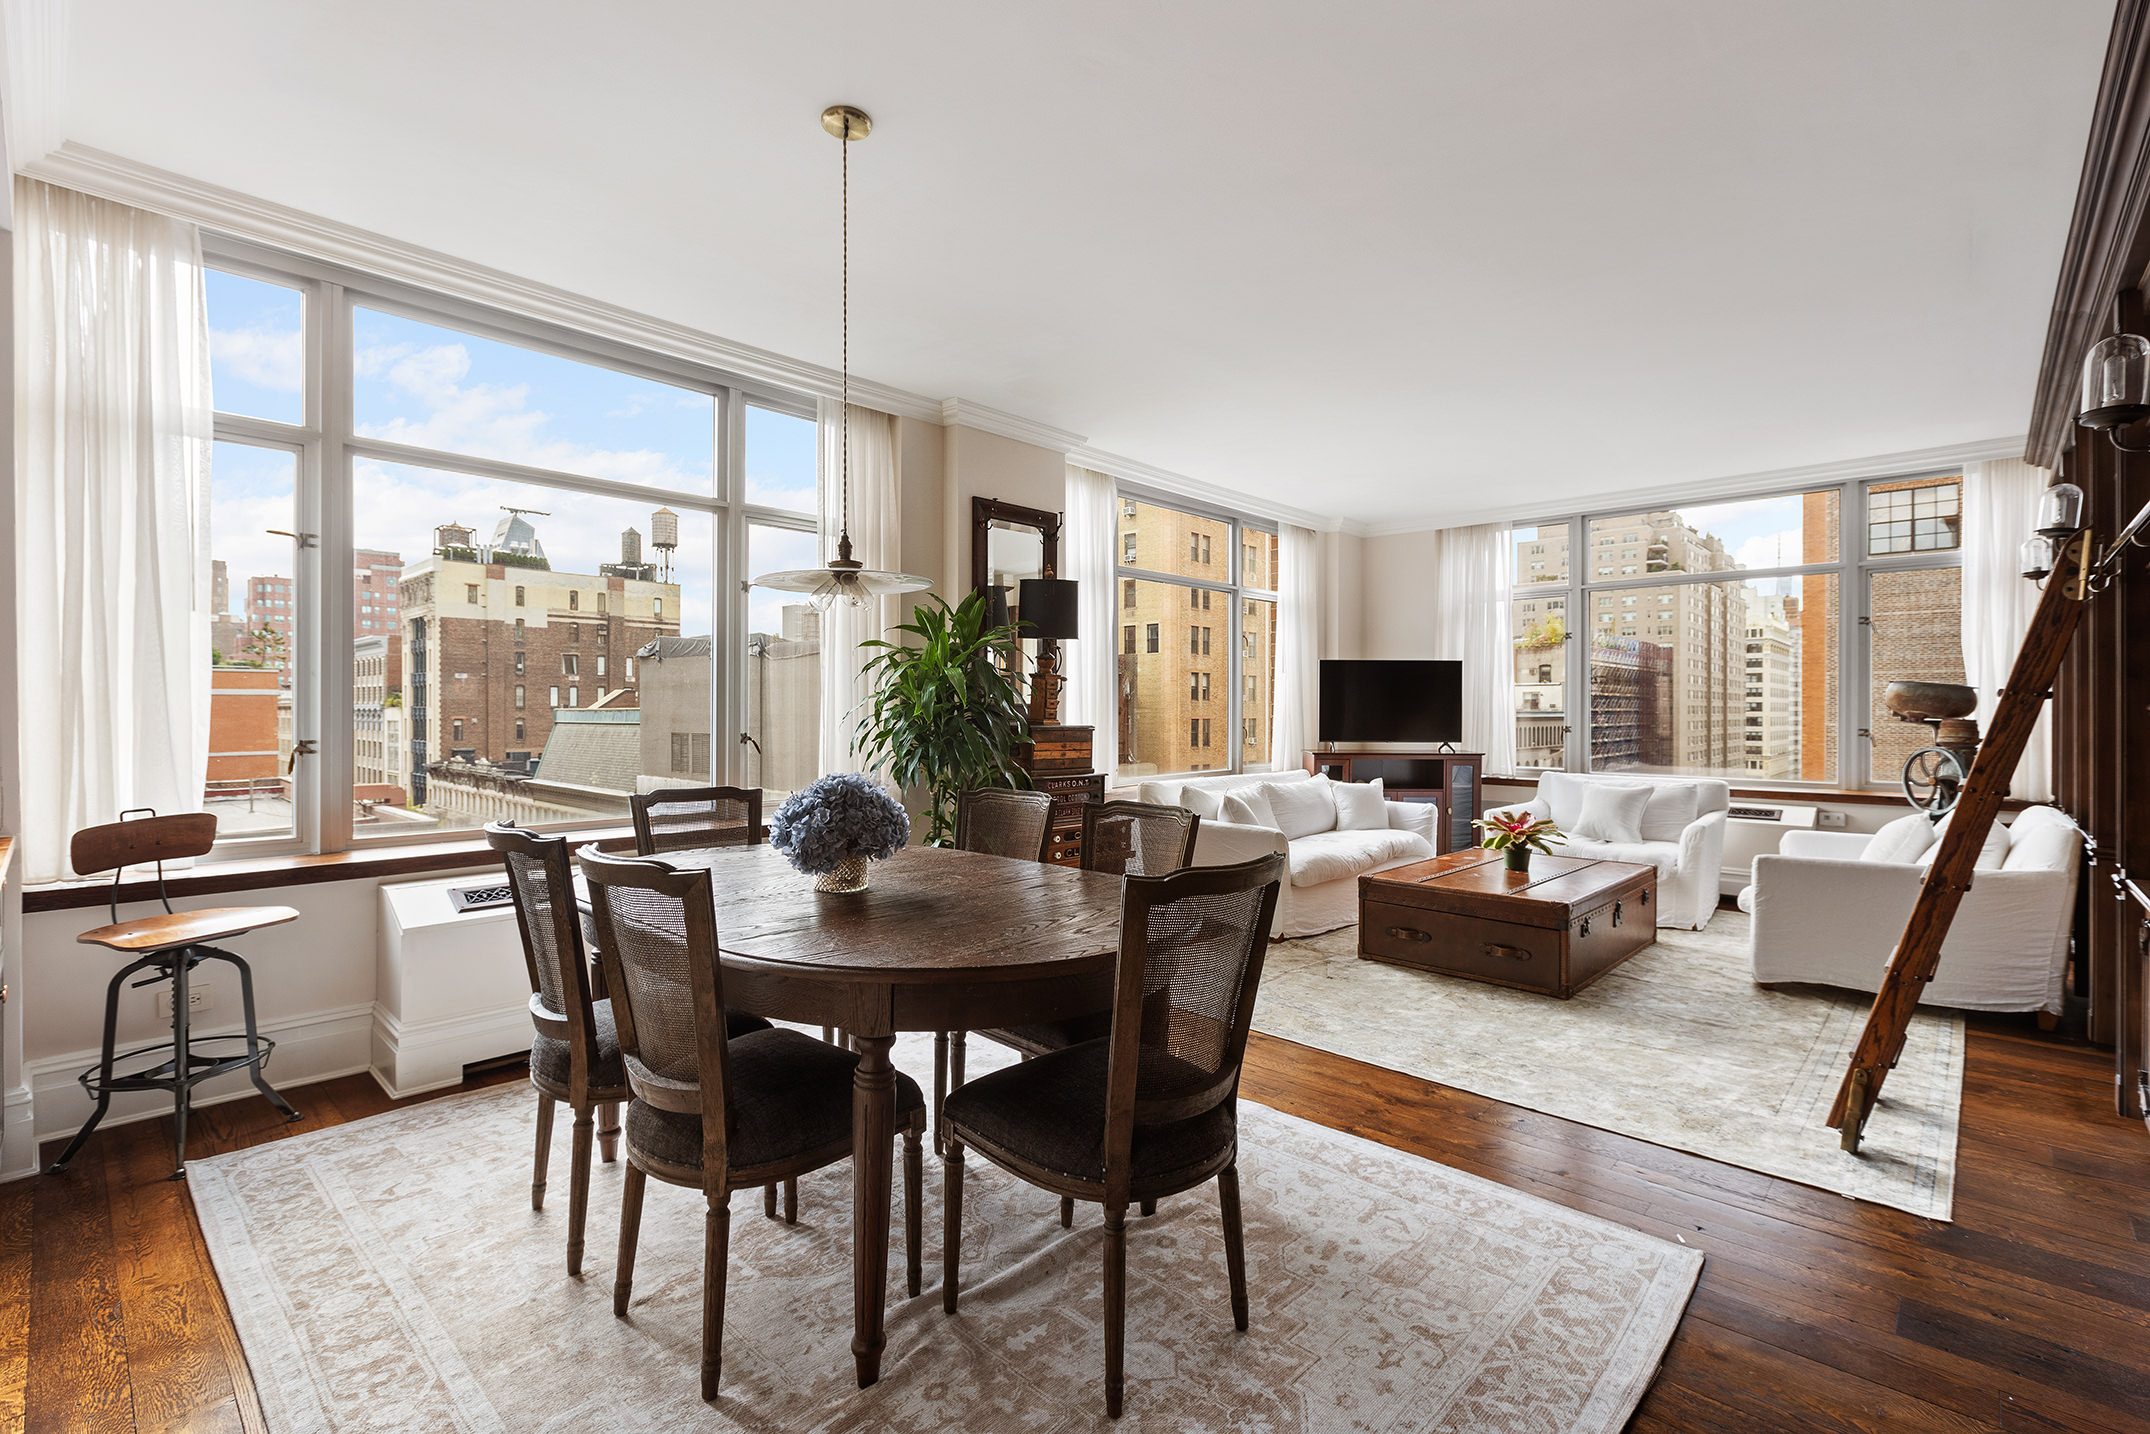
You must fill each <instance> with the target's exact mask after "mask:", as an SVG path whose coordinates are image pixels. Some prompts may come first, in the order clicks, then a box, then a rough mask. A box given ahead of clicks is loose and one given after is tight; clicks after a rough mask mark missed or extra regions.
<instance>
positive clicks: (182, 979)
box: [46, 807, 300, 1180]
mask: <svg viewBox="0 0 2150 1434" xmlns="http://www.w3.org/2000/svg"><path fill="white" fill-rule="evenodd" d="M130 817H134V818H138V819H137V820H133V821H130V820H128V818H130ZM215 844H216V817H215V816H213V815H211V814H210V813H207V812H192V813H187V814H184V815H179V816H169V817H160V816H158V815H157V814H156V812H155V810H153V809H151V808H148V807H142V808H138V809H136V810H134V811H125V812H121V813H120V819H119V820H118V821H117V822H114V823H112V824H111V825H109V826H101V827H85V828H83V829H82V830H81V831H78V832H76V833H75V839H74V841H73V843H72V844H71V846H70V848H69V851H70V853H71V859H72V861H73V863H74V868H75V870H76V871H77V872H80V873H82V874H83V875H89V874H91V873H93V872H100V871H110V872H111V873H112V924H111V925H109V926H100V927H98V928H97V929H96V930H95V931H85V932H83V933H82V934H81V935H80V936H78V937H76V938H75V939H76V940H77V941H80V942H82V943H84V944H86V945H91V946H108V947H110V948H111V949H112V950H114V951H119V952H124V953H128V954H133V955H135V958H136V959H134V960H133V961H130V962H129V963H128V964H127V965H125V966H123V967H121V968H120V971H119V974H118V975H116V976H114V977H113V978H112V984H111V985H110V986H108V987H107V988H106V989H105V1038H104V1054H103V1056H102V1058H101V1059H100V1060H99V1061H98V1062H97V1064H96V1065H94V1066H92V1067H90V1068H89V1069H88V1070H86V1071H84V1072H83V1073H82V1075H81V1081H82V1088H83V1089H84V1090H86V1091H88V1092H89V1093H90V1095H91V1096H92V1097H93V1098H94V1099H95V1100H96V1102H97V1109H95V1110H94V1111H92V1112H90V1118H89V1120H88V1121H86V1122H85V1123H84V1124H83V1127H82V1129H80V1130H79V1131H77V1132H75V1138H74V1139H73V1140H71V1141H69V1142H68V1143H67V1149H66V1150H65V1151H63V1152H62V1153H61V1155H60V1158H59V1159H58V1160H55V1161H54V1162H52V1166H51V1168H50V1169H49V1170H48V1171H47V1172H46V1173H47V1174H50V1175H57V1174H59V1173H60V1172H61V1171H63V1170H65V1169H66V1168H67V1162H69V1161H70V1160H73V1159H74V1158H75V1156H76V1154H77V1153H78V1152H79V1151H80V1150H81V1149H82V1142H83V1141H85V1140H88V1139H89V1138H90V1132H91V1131H93V1130H95V1129H96V1128H97V1122H99V1121H101V1120H103V1119H104V1117H105V1110H106V1109H107V1108H108V1107H109V1106H110V1105H111V1104H112V1096H113V1093H114V1092H116V1091H123V1090H168V1091H170V1092H171V1093H172V1116H173V1121H174V1123H175V1126H176V1130H175V1132H174V1138H173V1146H174V1149H175V1150H176V1152H177V1155H176V1159H177V1165H178V1168H177V1169H175V1170H174V1171H173V1172H172V1178H173V1179H174V1180H184V1179H185V1178H186V1175H187V1107H188V1104H189V1101H190V1099H191V1096H192V1092H193V1089H194V1087H195V1086H197V1085H199V1084H201V1083H202V1082H203V1081H205V1080H213V1079H215V1078H216V1077H217V1076H220V1075H226V1074H229V1073H230V1072H232V1071H235V1070H241V1069H244V1070H245V1071H246V1072H247V1073H248V1074H249V1075H250V1076H251V1077H252V1078H253V1081H254V1088H255V1089H256V1090H258V1091H260V1092H261V1093H262V1094H263V1095H265V1096H267V1097H268V1098H269V1100H270V1102H271V1103H272V1104H274V1105H275V1106H276V1108H277V1109H278V1110H281V1111H282V1112H283V1113H284V1114H285V1116H286V1117H288V1118H289V1119H291V1120H298V1119H300V1115H299V1113H298V1112H297V1111H295V1110H293V1109H292V1108H291V1102H289V1101H287V1100H285V1099H284V1098H283V1097H282V1096H280V1095H278V1094H277V1093H276V1091H275V1090H274V1089H273V1088H271V1086H270V1085H269V1082H268V1081H267V1079H266V1078H264V1077H263V1075H262V1073H261V1068H262V1066H263V1065H265V1064H266V1063H267V1062H268V1059H269V1052H271V1051H273V1050H275V1049H276V1042H274V1041H270V1040H264V1039H263V1038H262V1037H261V1035H260V1033H259V1032H257V1031H256V1030H255V1029H254V974H253V972H252V971H251V970H250V969H248V967H247V964H246V962H245V961H243V960H241V959H240V958H239V957H237V956H235V955H233V954H232V953H231V952H229V951H223V950H219V949H218V948H217V947H214V946H206V945H203V944H202V943H203V942H206V941H214V940H219V939H223V938H228V937H232V936H241V935H244V934H245V933H247V932H249V931H253V930H256V929H258V928H260V927H263V926H280V925H282V924H283V923H284V922H286V921H296V920H297V919H298V915H299V914H298V912H296V911H294V910H292V909H291V908H290V907H288V906H221V907H215V908H212V909H210V910H207V911H181V912H175V911H173V910H172V902H171V898H170V897H169V896H167V895H166V894H165V889H164V863H165V861H166V860H167V859H171V860H178V859H180V858H182V857H190V856H201V855H203V854H204V853H206V852H207V851H208V850H209V848H210V847H212V846H214V845H215ZM149 862H155V863H156V866H157V899H158V900H159V901H161V902H162V903H163V904H164V912H165V914H164V915H162V916H145V917H142V918H141V919H140V920H136V921H121V920H120V919H119V886H120V880H121V878H122V877H123V876H124V875H125V874H126V868H128V867H130V866H139V865H144V864H147V863H149ZM204 961H229V962H230V963H231V964H232V965H234V966H236V967H238V968H239V999H240V1003H241V1004H242V1005H243V1006H244V1007H245V1011H246V1032H245V1034H244V1035H243V1036H203V1037H198V1038H197V1037H190V1036H189V1034H188V1031H187V973H188V972H190V971H192V970H193V969H194V968H195V967H196V966H198V965H200V964H201V963H202V962H204ZM145 969H148V970H151V971H153V972H154V974H152V975H150V976H146V977H144V978H143V979H142V980H140V981H136V982H135V983H134V984H135V985H136V986H137V987H140V986H153V985H155V984H157V983H158V982H160V981H169V982H171V983H172V1038H171V1040H169V1041H160V1042H159V1043H157V1044H156V1045H153V1046H141V1047H137V1048H136V1049H134V1050H131V1051H123V1052H119V1053H117V1054H115V1053H114V1052H113V1049H112V1046H113V1041H114V1037H115V1035H116V1034H117V1030H118V1026H119V990H120V987H121V986H122V985H123V984H125V983H126V981H127V978H128V977H129V976H132V975H134V974H135V972H137V971H141V970H145ZM240 1040H243V1041H245V1043H246V1049H245V1050H243V1051H233V1052H227V1053H225V1054H223V1055H217V1054H213V1053H205V1052H203V1051H201V1050H200V1049H199V1048H200V1047H201V1046H204V1045H213V1044H215V1043H218V1042H230V1041H240ZM167 1053H168V1054H167ZM156 1055H165V1056H166V1058H165V1059H164V1060H163V1061H162V1062H160V1063H158V1064H156V1065H152V1066H149V1067H147V1068H145V1069H142V1070H138V1071H134V1072H127V1073H123V1072H120V1071H116V1070H115V1069H114V1067H115V1066H117V1065H118V1064H119V1063H121V1062H123V1061H132V1060H135V1059H137V1058H138V1057H142V1056H156Z"/></svg>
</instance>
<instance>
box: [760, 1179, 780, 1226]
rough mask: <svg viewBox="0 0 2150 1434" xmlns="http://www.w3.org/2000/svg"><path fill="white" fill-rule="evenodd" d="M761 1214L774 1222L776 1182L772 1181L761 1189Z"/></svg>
mask: <svg viewBox="0 0 2150 1434" xmlns="http://www.w3.org/2000/svg"><path fill="white" fill-rule="evenodd" d="M761 1213H762V1215H763V1216H764V1217H765V1218H767V1219H771V1220H774V1219H775V1218H776V1182H775V1181H774V1180H772V1181H770V1182H769V1183H768V1184H767V1185H764V1186H762V1187H761Z"/></svg>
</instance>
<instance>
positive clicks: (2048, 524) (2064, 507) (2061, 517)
mask: <svg viewBox="0 0 2150 1434" xmlns="http://www.w3.org/2000/svg"><path fill="white" fill-rule="evenodd" d="M2082 526H2083V490H2082V489H2080V488H2078V487H2076V486H2075V485H2074V484H2073V483H2055V484H2054V485H2053V486H2052V487H2050V488H2048V489H2046V490H2045V492H2044V493H2042V494H2040V495H2039V498H2038V531H2039V532H2041V533H2043V534H2045V535H2046V536H2047V537H2049V538H2065V537H2067V536H2068V535H2069V534H2070V533H2072V532H2074V531H2075V530H2076V529H2077V528H2080V527H2082Z"/></svg>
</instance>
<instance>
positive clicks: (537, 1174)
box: [530, 1091, 553, 1210]
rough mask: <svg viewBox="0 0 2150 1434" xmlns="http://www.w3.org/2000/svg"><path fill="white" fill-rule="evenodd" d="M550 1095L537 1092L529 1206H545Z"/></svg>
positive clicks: (550, 1114)
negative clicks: (535, 1156) (534, 1148)
mask: <svg viewBox="0 0 2150 1434" xmlns="http://www.w3.org/2000/svg"><path fill="white" fill-rule="evenodd" d="M552 1106H553V1100H552V1097H551V1096H549V1095H547V1094H545V1092H543V1091H539V1092H538V1119H537V1159H536V1160H535V1161H534V1162H533V1163H532V1164H531V1166H530V1208H531V1209H533V1210H542V1209H544V1208H545V1166H546V1164H547V1162H548V1161H549V1160H550V1159H551V1158H552Z"/></svg>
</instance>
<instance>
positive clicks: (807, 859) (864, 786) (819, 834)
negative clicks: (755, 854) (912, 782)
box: [769, 772, 911, 891]
mask: <svg viewBox="0 0 2150 1434" xmlns="http://www.w3.org/2000/svg"><path fill="white" fill-rule="evenodd" d="M910 837H911V818H910V816H909V815H908V814H907V813H905V811H904V810H903V804H902V803H900V802H898V801H897V800H896V799H895V798H894V797H892V796H890V795H889V794H888V791H887V789H886V788H884V787H883V786H882V785H881V784H880V783H879V782H877V781H875V780H874V779H873V778H872V777H870V776H867V775H866V774H865V773H863V772H837V773H835V774H833V775H831V776H826V777H821V778H819V779H817V780H815V781H813V782H811V783H809V784H808V785H806V786H804V787H802V788H800V789H799V790H798V791H796V792H793V793H792V794H791V795H790V796H789V797H788V798H786V799H785V801H784V804H783V805H782V806H780V807H778V808H777V809H776V815H775V816H773V817H771V818H770V819H769V845H771V846H773V847H775V848H776V849H777V850H778V851H780V852H782V853H783V854H784V855H785V857H786V858H787V859H788V860H789V861H790V862H791V864H792V865H793V866H795V867H797V868H798V869H799V870H800V871H802V872H805V873H806V874H807V875H809V876H812V877H814V878H815V881H814V889H815V890H816V891H864V890H865V889H866V863H867V862H869V861H886V860H888V858H890V857H892V856H894V855H895V854H896V853H897V852H899V851H901V850H903V844H904V843H905V842H906V841H909V840H910Z"/></svg>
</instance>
